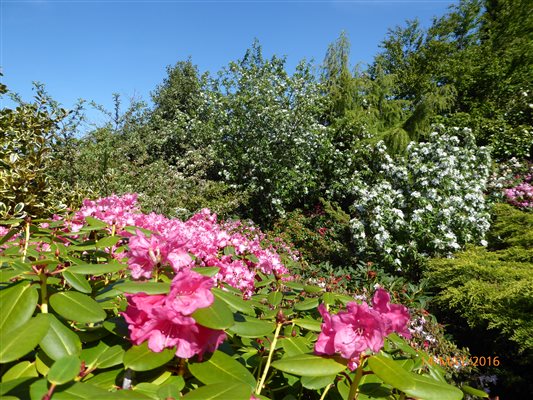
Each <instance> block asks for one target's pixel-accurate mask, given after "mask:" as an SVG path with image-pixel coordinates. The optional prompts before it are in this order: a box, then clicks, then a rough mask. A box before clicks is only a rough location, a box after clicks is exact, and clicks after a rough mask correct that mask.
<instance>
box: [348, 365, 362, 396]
mask: <svg viewBox="0 0 533 400" xmlns="http://www.w3.org/2000/svg"><path fill="white" fill-rule="evenodd" d="M362 377H363V360H362V359H361V360H359V367H357V369H356V370H355V378H354V379H353V381H352V384H351V385H350V394H349V395H348V400H356V399H357V397H358V393H357V389H358V387H359V382H361V378H362Z"/></svg>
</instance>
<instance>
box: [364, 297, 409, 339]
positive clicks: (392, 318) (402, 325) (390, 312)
mask: <svg viewBox="0 0 533 400" xmlns="http://www.w3.org/2000/svg"><path fill="white" fill-rule="evenodd" d="M372 307H373V308H374V310H376V311H378V312H379V313H381V316H382V317H383V319H384V320H385V322H386V325H387V335H388V334H389V333H392V332H396V333H398V334H399V335H402V336H403V337H405V338H406V339H410V338H411V332H409V329H407V325H408V323H409V318H410V315H409V310H407V307H405V306H403V305H401V304H391V303H390V295H389V294H388V293H387V291H386V290H383V289H381V288H379V289H378V290H377V291H376V293H374V298H373V299H372Z"/></svg>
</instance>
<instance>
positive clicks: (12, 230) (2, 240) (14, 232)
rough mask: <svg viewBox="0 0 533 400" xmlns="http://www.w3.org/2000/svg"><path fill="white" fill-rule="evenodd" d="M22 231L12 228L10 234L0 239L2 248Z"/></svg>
mask: <svg viewBox="0 0 533 400" xmlns="http://www.w3.org/2000/svg"><path fill="white" fill-rule="evenodd" d="M19 231H20V228H12V229H11V230H10V231H9V232H8V233H6V234H5V235H4V236H2V237H1V238H0V246H1V245H3V244H4V243H5V242H7V241H8V240H9V239H11V238H12V237H13V236H15V235H16V234H17V233H18V232H19Z"/></svg>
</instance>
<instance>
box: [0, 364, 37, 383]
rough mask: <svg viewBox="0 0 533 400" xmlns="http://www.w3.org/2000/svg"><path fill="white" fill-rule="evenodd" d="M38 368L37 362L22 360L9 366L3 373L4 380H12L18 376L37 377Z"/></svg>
mask: <svg viewBox="0 0 533 400" xmlns="http://www.w3.org/2000/svg"><path fill="white" fill-rule="evenodd" d="M37 376H39V374H38V373H37V368H35V363H32V362H29V361H22V362H20V363H18V364H15V365H13V366H12V367H11V368H9V369H8V370H7V371H6V373H5V374H4V375H2V382H7V381H12V380H15V379H18V378H33V377H37Z"/></svg>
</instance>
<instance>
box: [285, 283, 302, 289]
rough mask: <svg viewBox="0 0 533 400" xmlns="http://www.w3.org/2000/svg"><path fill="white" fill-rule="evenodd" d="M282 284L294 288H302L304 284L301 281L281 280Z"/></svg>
mask: <svg viewBox="0 0 533 400" xmlns="http://www.w3.org/2000/svg"><path fill="white" fill-rule="evenodd" d="M283 284H284V285H285V286H287V287H289V288H291V289H294V290H304V285H303V283H300V282H296V281H286V282H283Z"/></svg>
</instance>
